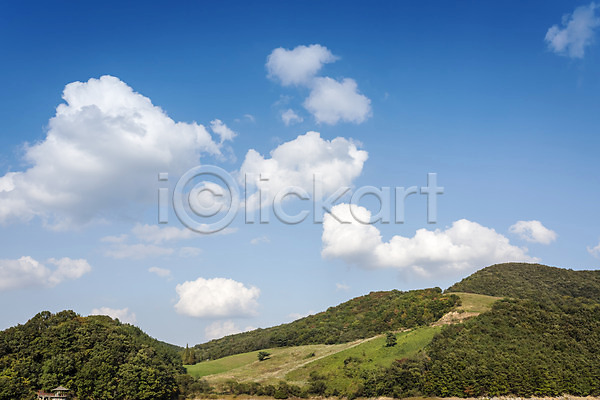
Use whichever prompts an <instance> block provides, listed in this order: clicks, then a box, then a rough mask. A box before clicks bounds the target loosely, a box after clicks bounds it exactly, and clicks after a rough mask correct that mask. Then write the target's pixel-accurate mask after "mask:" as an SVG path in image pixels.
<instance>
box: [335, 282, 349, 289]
mask: <svg viewBox="0 0 600 400" xmlns="http://www.w3.org/2000/svg"><path fill="white" fill-rule="evenodd" d="M335 289H336V290H338V291H339V290H343V291H348V290H350V286H348V285H346V284H345V283H336V284H335Z"/></svg>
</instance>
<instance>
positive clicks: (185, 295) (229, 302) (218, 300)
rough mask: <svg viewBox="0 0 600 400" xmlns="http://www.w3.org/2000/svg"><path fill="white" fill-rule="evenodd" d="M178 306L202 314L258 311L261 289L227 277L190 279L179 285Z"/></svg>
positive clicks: (182, 310)
mask: <svg viewBox="0 0 600 400" xmlns="http://www.w3.org/2000/svg"><path fill="white" fill-rule="evenodd" d="M175 291H176V292H177V296H178V301H177V303H176V304H175V310H176V311H177V312H178V313H180V314H185V315H189V316H192V317H199V318H226V317H244V316H251V315H256V308H257V307H258V301H257V300H258V297H259V296H260V289H258V288H257V287H254V286H250V287H247V286H245V285H244V284H243V283H240V282H237V281H234V280H232V279H226V278H213V279H204V278H198V279H196V280H195V281H187V282H184V283H182V284H179V285H177V287H176V288H175Z"/></svg>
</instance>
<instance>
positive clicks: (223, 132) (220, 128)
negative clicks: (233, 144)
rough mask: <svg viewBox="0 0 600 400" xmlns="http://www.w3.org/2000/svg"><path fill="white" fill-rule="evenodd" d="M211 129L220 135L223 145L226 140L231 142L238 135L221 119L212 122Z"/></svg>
mask: <svg viewBox="0 0 600 400" xmlns="http://www.w3.org/2000/svg"><path fill="white" fill-rule="evenodd" d="M210 129H211V130H212V131H213V132H214V133H216V134H217V135H219V137H220V138H221V143H223V142H224V141H226V140H229V141H231V140H233V138H234V137H236V136H237V133H235V132H234V131H232V130H231V129H229V128H228V127H227V125H225V124H224V123H223V121H221V120H220V119H214V120H212V121H210Z"/></svg>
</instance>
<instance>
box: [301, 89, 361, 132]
mask: <svg viewBox="0 0 600 400" xmlns="http://www.w3.org/2000/svg"><path fill="white" fill-rule="evenodd" d="M304 107H305V108H306V109H307V110H308V111H309V112H310V113H311V114H312V115H313V116H314V117H315V119H316V121H317V123H326V124H330V125H334V124H337V123H338V122H339V121H343V122H354V123H356V124H360V123H361V122H364V121H365V120H366V119H367V118H369V117H370V116H371V100H369V98H367V97H366V96H365V95H363V94H360V93H359V92H358V87H357V85H356V82H355V81H354V80H353V79H350V78H346V79H344V80H342V81H341V82H338V81H336V80H335V79H332V78H329V77H325V78H316V79H315V80H314V83H313V87H312V90H311V92H310V95H309V96H308V98H307V99H306V100H305V101H304Z"/></svg>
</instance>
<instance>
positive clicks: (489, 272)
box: [446, 263, 600, 301]
mask: <svg viewBox="0 0 600 400" xmlns="http://www.w3.org/2000/svg"><path fill="white" fill-rule="evenodd" d="M446 292H447V293H453V292H468V293H479V294H485V295H489V296H499V297H511V298H517V299H540V296H541V297H543V298H545V299H549V298H550V299H551V298H553V297H555V296H569V297H583V298H587V299H591V300H594V301H600V271H573V270H570V269H564V268H556V267H549V266H546V265H541V264H525V263H505V264H496V265H492V266H489V267H487V268H483V269H481V270H479V271H477V272H475V273H474V274H472V275H471V276H468V277H467V278H465V279H463V280H462V281H460V282H458V283H455V284H454V285H452V286H450V287H449V288H448V289H447V290H446Z"/></svg>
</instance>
